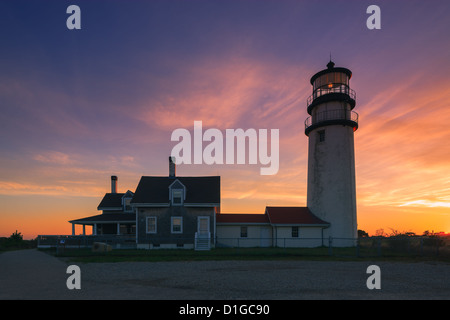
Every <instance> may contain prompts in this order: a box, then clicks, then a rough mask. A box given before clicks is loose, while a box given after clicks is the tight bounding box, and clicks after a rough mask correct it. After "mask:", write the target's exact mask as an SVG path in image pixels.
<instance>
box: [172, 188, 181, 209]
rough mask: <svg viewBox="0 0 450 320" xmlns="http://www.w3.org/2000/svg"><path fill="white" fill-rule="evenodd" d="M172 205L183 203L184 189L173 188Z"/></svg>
mask: <svg viewBox="0 0 450 320" xmlns="http://www.w3.org/2000/svg"><path fill="white" fill-rule="evenodd" d="M172 205H174V206H181V205H183V190H181V189H175V190H172Z"/></svg>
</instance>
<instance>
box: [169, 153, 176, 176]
mask: <svg viewBox="0 0 450 320" xmlns="http://www.w3.org/2000/svg"><path fill="white" fill-rule="evenodd" d="M175 170H176V167H175V157H169V177H175Z"/></svg>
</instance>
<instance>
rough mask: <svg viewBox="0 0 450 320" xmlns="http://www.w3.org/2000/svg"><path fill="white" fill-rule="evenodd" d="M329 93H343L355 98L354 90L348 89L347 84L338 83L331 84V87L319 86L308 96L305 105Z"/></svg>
mask: <svg viewBox="0 0 450 320" xmlns="http://www.w3.org/2000/svg"><path fill="white" fill-rule="evenodd" d="M329 93H344V94H347V95H348V96H349V97H350V98H351V99H353V100H356V92H355V90H353V89H350V88H349V87H348V86H346V85H338V86H333V87H331V88H330V87H327V86H325V87H321V88H318V89H316V90H315V91H314V92H313V94H312V95H310V96H309V98H308V100H307V102H306V105H307V106H309V105H311V103H312V102H313V101H314V100H315V99H317V98H319V97H321V96H324V95H326V94H329Z"/></svg>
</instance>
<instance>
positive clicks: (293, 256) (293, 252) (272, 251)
mask: <svg viewBox="0 0 450 320" xmlns="http://www.w3.org/2000/svg"><path fill="white" fill-rule="evenodd" d="M42 251H45V252H47V253H49V254H52V255H55V256H57V257H59V258H63V259H64V260H66V261H68V262H84V263H89V262H157V261H206V260H319V261H364V260H367V261H369V260H370V261H374V260H377V261H404V262H417V261H429V260H439V261H447V262H450V259H449V257H447V256H423V257H422V256H417V255H411V254H395V253H392V254H386V253H387V252H384V254H383V255H382V256H376V255H373V254H372V253H371V252H370V254H369V252H364V250H361V249H360V252H359V253H360V255H359V257H357V256H356V249H355V248H333V255H332V256H330V255H329V249H328V248H327V247H319V248H215V249H211V250H210V251H195V250H186V249H158V250H133V249H113V250H112V251H110V252H101V253H99V252H92V250H91V249H89V248H83V249H65V250H64V252H59V253H58V254H56V250H55V249H43V250H42Z"/></svg>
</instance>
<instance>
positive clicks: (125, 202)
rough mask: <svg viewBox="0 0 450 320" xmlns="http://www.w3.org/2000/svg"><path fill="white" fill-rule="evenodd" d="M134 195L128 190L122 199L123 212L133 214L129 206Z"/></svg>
mask: <svg viewBox="0 0 450 320" xmlns="http://www.w3.org/2000/svg"><path fill="white" fill-rule="evenodd" d="M133 196H134V193H133V192H131V191H130V190H128V191H127V192H126V193H125V194H124V195H123V197H122V208H123V212H133V207H132V206H131V200H132V199H133Z"/></svg>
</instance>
